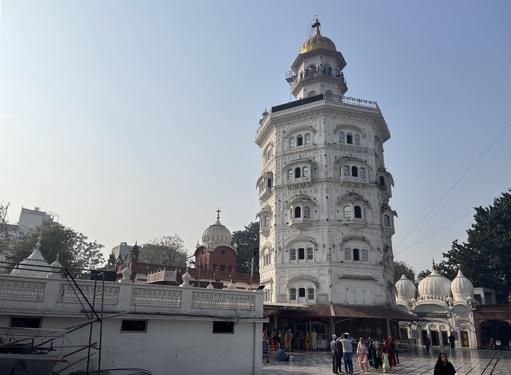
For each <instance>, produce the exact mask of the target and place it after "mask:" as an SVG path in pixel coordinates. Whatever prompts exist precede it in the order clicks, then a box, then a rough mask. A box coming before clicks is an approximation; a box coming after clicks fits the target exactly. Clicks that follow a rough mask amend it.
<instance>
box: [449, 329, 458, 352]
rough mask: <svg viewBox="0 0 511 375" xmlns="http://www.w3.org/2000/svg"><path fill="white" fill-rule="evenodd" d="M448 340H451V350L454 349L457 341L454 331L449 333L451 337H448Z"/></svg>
mask: <svg viewBox="0 0 511 375" xmlns="http://www.w3.org/2000/svg"><path fill="white" fill-rule="evenodd" d="M447 340H449V344H450V345H451V350H454V342H455V341H456V337H454V335H453V334H452V332H451V334H450V335H449V337H448V338H447Z"/></svg>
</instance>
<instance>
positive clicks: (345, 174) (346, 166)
mask: <svg viewBox="0 0 511 375" xmlns="http://www.w3.org/2000/svg"><path fill="white" fill-rule="evenodd" d="M344 176H345V177H349V176H350V166H349V165H345V166H344Z"/></svg>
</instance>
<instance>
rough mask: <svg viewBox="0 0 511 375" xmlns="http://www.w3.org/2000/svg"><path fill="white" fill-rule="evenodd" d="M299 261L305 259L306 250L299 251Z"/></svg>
mask: <svg viewBox="0 0 511 375" xmlns="http://www.w3.org/2000/svg"><path fill="white" fill-rule="evenodd" d="M298 259H300V260H304V259H305V249H304V248H303V247H300V248H299V249H298Z"/></svg>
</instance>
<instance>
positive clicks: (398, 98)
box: [0, 0, 511, 270]
mask: <svg viewBox="0 0 511 375" xmlns="http://www.w3.org/2000/svg"><path fill="white" fill-rule="evenodd" d="M315 14H317V15H319V17H320V19H321V22H322V25H323V27H322V30H323V33H324V34H325V35H327V36H328V37H330V38H331V39H333V40H334V41H335V43H336V44H337V47H338V49H339V50H340V51H342V53H343V54H344V57H345V58H346V60H347V62H348V66H347V68H346V69H345V76H346V79H347V82H348V86H349V91H348V94H349V95H350V96H354V97H360V98H366V99H371V100H376V101H377V102H378V103H379V105H380V107H381V109H382V112H383V114H384V116H385V118H386V120H387V123H388V125H389V128H390V131H391V134H392V138H391V139H390V141H388V142H387V143H386V144H385V156H386V164H387V167H388V169H389V170H390V171H391V173H392V174H393V176H394V180H395V184H396V185H395V189H394V192H393V198H392V200H391V205H392V206H393V208H394V209H395V210H396V211H397V212H398V214H399V219H397V220H396V227H397V228H396V230H397V233H396V236H395V238H394V248H395V253H396V254H397V255H396V258H397V259H400V260H404V261H406V262H408V263H410V264H411V265H413V266H414V267H415V268H416V269H417V270H420V269H422V268H425V267H429V265H430V263H431V257H432V256H435V257H436V258H440V254H441V252H442V251H445V250H446V249H448V248H449V247H450V242H451V241H452V240H454V239H456V238H460V239H464V238H465V230H466V229H467V228H468V226H469V224H470V222H471V215H470V213H471V209H472V207H474V206H476V205H479V204H485V203H488V202H490V201H491V199H492V198H493V197H495V196H497V195H498V194H500V193H501V192H503V191H505V190H507V189H509V188H510V187H511V168H510V165H511V152H510V151H509V149H510V146H511V129H508V131H507V132H506V133H504V135H503V136H502V137H501V138H500V139H499V140H498V141H497V143H496V144H495V145H494V146H493V147H492V148H491V150H490V151H489V152H488V153H487V154H486V155H485V156H484V158H483V159H481V160H480V162H479V163H478V164H477V165H476V166H475V167H474V168H473V169H472V170H471V171H470V173H469V174H468V175H467V176H466V177H465V178H464V179H463V181H462V182H461V183H460V184H459V185H458V186H457V187H456V188H455V189H454V190H453V191H452V192H451V193H450V194H449V195H448V196H447V198H446V199H445V200H444V201H443V203H442V204H441V205H440V206H439V207H438V208H437V209H435V210H434V211H433V213H432V215H431V216H429V217H428V218H427V219H426V220H425V221H424V222H423V223H422V224H421V225H420V226H419V227H418V228H417V229H416V230H415V231H414V232H413V233H412V234H411V235H410V236H409V237H408V238H407V239H406V241H405V242H404V243H403V244H401V246H399V247H398V248H397V249H396V246H397V244H399V243H400V242H401V241H402V239H403V237H404V236H405V234H407V233H408V232H409V230H410V229H411V228H412V227H413V226H414V225H415V224H416V223H417V222H418V221H419V219H420V218H421V217H422V216H423V215H424V214H425V213H426V212H427V211H428V210H429V209H430V208H431V207H432V206H433V204H434V203H435V202H436V201H437V200H438V199H439V198H440V197H441V196H442V195H443V194H444V193H445V192H446V191H447V189H448V188H449V187H450V186H451V185H452V184H453V183H454V182H455V181H456V180H457V179H458V178H459V177H460V176H461V175H462V173H463V171H464V170H466V169H467V168H468V167H469V166H470V165H471V164H472V163H473V161H474V160H475V159H476V158H477V157H478V156H479V155H480V154H481V153H482V152H483V151H484V149H485V148H486V147H487V146H488V145H489V144H490V143H491V142H492V141H493V139H494V138H495V137H496V136H497V135H498V134H499V132H500V131H501V130H502V129H503V128H504V126H506V124H508V123H509V122H510V121H511V2H509V1H491V2H482V1H449V2H445V1H428V2H419V1H392V2H391V1H385V2H383V1H322V2H310V1H278V2H276V1H272V2H270V1H264V2H263V1H257V2H255V1H252V2H247V1H238V2H235V1H182V2H170V1H103V0H102V1H42V0H34V1H17V0H9V1H2V3H1V24H0V145H1V148H0V152H1V158H0V201H3V202H10V203H11V210H10V212H9V214H10V219H11V221H13V222H16V221H17V219H18V214H19V209H20V208H21V206H22V205H24V206H25V207H33V206H40V207H41V208H42V209H45V210H50V211H53V212H56V213H58V214H59V215H60V221H61V222H62V223H63V224H65V225H68V226H71V227H72V228H74V229H76V230H79V231H82V232H83V233H85V234H86V235H88V236H89V237H90V238H92V239H96V240H98V241H100V242H101V243H103V244H105V245H106V247H107V248H108V249H109V248H111V247H112V246H114V245H116V244H117V243H119V242H121V241H128V242H134V241H135V240H138V241H139V242H140V241H142V242H143V241H147V240H151V239H153V238H155V237H159V236H162V235H164V234H170V233H178V234H179V235H181V236H182V237H183V238H184V240H185V241H186V244H187V246H188V248H189V249H192V248H193V247H194V244H195V242H196V241H197V240H198V239H199V238H200V235H201V233H202V230H203V229H204V228H205V227H206V226H207V225H209V224H211V223H212V222H213V221H214V217H215V210H216V209H217V207H220V208H221V209H222V211H223V214H222V221H223V222H224V224H226V225H227V226H228V227H229V228H230V229H231V230H236V229H240V228H242V227H243V225H245V224H247V223H249V222H250V221H251V220H254V219H255V214H256V212H257V208H258V202H257V191H256V189H255V182H256V180H257V178H258V174H259V170H260V163H259V150H258V148H257V146H256V145H255V144H254V136H255V131H256V128H257V125H258V120H259V118H260V114H261V112H262V111H263V110H264V109H265V107H270V106H271V105H276V104H281V103H284V102H286V101H288V100H289V88H288V85H287V83H286V82H285V80H284V76H285V72H286V71H287V70H288V69H289V66H290V65H291V63H292V62H293V60H294V58H295V57H296V54H297V53H298V51H299V48H300V45H301V44H302V43H303V41H304V40H305V38H306V36H307V32H308V25H309V23H310V21H311V19H312V18H313V17H314V15H315ZM463 215H465V216H464V217H463V219H461V220H460V221H458V222H456V223H455V224H454V225H451V226H449V227H448V228H446V229H445V230H443V231H442V232H440V233H438V234H437V235H435V236H433V237H431V238H429V239H427V240H425V241H423V242H421V243H419V244H417V245H416V246H414V247H412V248H409V249H407V250H406V251H403V252H401V251H402V250H403V249H405V248H406V247H407V246H409V245H412V244H413V243H414V242H416V241H417V240H419V239H421V238H423V237H425V236H427V235H429V234H430V233H433V232H435V231H436V230H438V229H439V228H442V227H443V226H445V225H447V224H449V223H450V222H452V221H453V220H456V219H457V218H459V217H462V216H463Z"/></svg>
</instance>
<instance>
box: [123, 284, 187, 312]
mask: <svg viewBox="0 0 511 375" xmlns="http://www.w3.org/2000/svg"><path fill="white" fill-rule="evenodd" d="M181 293H182V292H181V290H174V289H170V288H168V289H163V288H162V289H160V288H158V289H155V288H154V287H153V288H137V287H133V289H132V295H131V303H132V304H135V305H140V306H165V307H181V298H182V295H181Z"/></svg>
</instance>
